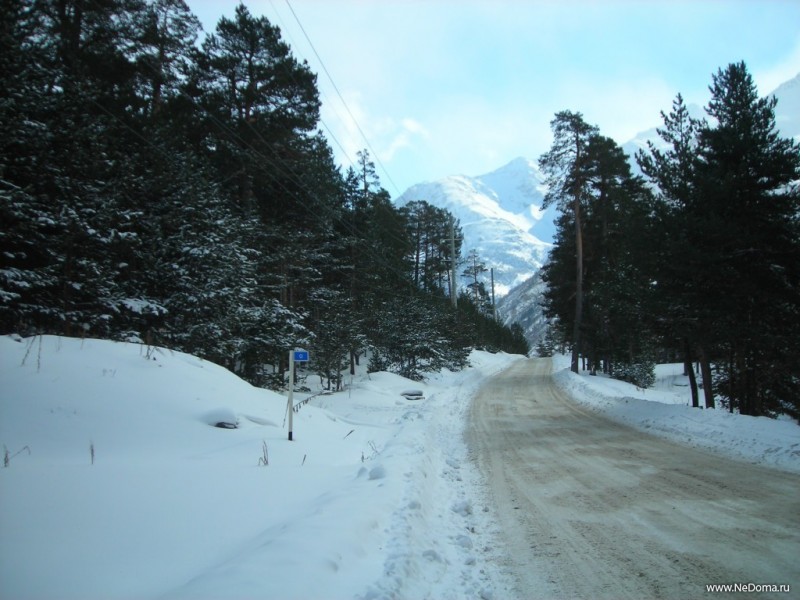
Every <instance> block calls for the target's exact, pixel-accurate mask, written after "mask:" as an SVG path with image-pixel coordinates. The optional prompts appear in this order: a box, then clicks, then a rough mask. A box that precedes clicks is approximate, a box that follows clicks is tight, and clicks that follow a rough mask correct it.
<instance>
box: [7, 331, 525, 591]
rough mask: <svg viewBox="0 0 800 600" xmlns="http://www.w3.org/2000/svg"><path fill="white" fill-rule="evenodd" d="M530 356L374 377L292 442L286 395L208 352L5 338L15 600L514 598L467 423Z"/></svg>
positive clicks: (323, 399)
mask: <svg viewBox="0 0 800 600" xmlns="http://www.w3.org/2000/svg"><path fill="white" fill-rule="evenodd" d="M519 358H521V357H516V356H508V355H489V354H485V353H474V354H473V355H472V357H471V360H472V362H473V367H472V368H471V369H467V370H465V371H462V372H460V373H447V372H445V373H441V374H439V375H436V376H435V377H433V378H432V379H431V380H430V381H428V382H427V383H424V384H419V383H418V382H410V381H408V380H405V379H403V378H401V377H398V376H396V375H393V374H389V373H375V374H371V375H366V374H362V375H359V376H357V377H356V378H355V379H354V381H353V382H352V385H351V386H349V389H348V390H347V391H345V392H341V393H337V394H332V395H326V396H318V397H316V398H312V399H311V400H310V402H309V403H307V404H304V405H302V406H300V407H298V412H297V414H295V415H294V428H293V429H294V431H293V434H294V435H293V437H294V441H292V442H289V441H288V440H287V427H286V398H285V396H282V395H279V394H276V393H273V392H269V391H266V390H262V389H257V388H254V387H252V386H250V385H249V384H247V383H245V382H243V381H242V380H240V379H238V378H237V377H235V376H234V375H233V374H231V373H230V372H228V371H227V370H225V369H223V368H221V367H219V366H217V365H214V364H212V363H209V362H206V361H203V360H201V359H198V358H196V357H194V356H190V355H187V354H182V353H179V352H170V351H168V350H164V349H158V348H152V347H147V346H142V345H137V344H128V343H114V342H108V341H100V340H77V339H71V338H60V337H51V336H44V337H37V338H33V339H25V340H22V339H19V338H12V337H2V338H0V379H1V380H2V386H0V444H3V446H4V448H5V449H7V450H8V457H9V464H8V467H7V468H3V469H0V506H2V510H1V511H0V531H2V536H0V597H3V598H56V597H57V598H63V599H70V598H81V599H92V598H103V599H116V598H137V599H139V598H155V597H159V598H161V597H163V598H234V597H235V598H240V599H241V598H255V597H259V598H264V597H280V598H314V597H317V598H321V597H324V598H354V597H360V598H383V597H422V596H429V597H483V598H491V597H495V596H496V597H503V596H505V595H507V594H508V593H509V589H510V587H509V585H510V584H509V582H508V581H507V579H506V575H504V573H503V572H502V571H501V570H500V568H499V567H496V566H494V564H495V561H496V559H497V557H498V556H502V552H501V551H500V549H495V548H494V539H495V538H494V533H495V531H494V530H495V522H494V517H493V515H492V512H491V509H490V508H489V506H488V504H487V502H486V501H485V500H484V498H485V495H484V490H483V488H482V483H481V482H480V480H479V476H478V474H477V472H476V471H475V469H474V468H473V466H472V464H471V463H470V461H469V460H468V459H467V455H466V447H465V444H464V441H463V437H462V430H463V426H464V422H465V419H466V411H467V409H468V406H469V401H470V399H471V397H472V394H473V393H474V391H475V390H476V389H477V387H478V385H480V383H481V381H482V380H483V379H484V378H485V377H487V376H489V375H491V374H493V373H496V372H498V371H500V370H501V369H503V368H505V367H507V366H508V365H509V364H510V363H511V362H512V361H514V360H517V359H519ZM411 388H413V389H415V390H420V391H422V392H423V396H424V399H421V400H420V399H414V400H409V399H406V398H404V397H403V396H402V395H401V394H402V393H403V392H404V391H408V390H409V389H411ZM304 399H305V398H304V397H303V395H299V394H295V401H296V402H300V401H302V400H304ZM219 423H227V424H230V425H233V426H235V428H234V429H229V428H221V427H217V426H215V425H217V424H219ZM265 463H267V464H266V465H265Z"/></svg>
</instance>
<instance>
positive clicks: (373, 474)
mask: <svg viewBox="0 0 800 600" xmlns="http://www.w3.org/2000/svg"><path fill="white" fill-rule="evenodd" d="M385 477H386V469H385V468H384V467H383V465H377V466H374V467H372V468H371V469H370V470H369V479H370V480H372V479H383V478H385Z"/></svg>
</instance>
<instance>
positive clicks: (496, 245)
mask: <svg viewBox="0 0 800 600" xmlns="http://www.w3.org/2000/svg"><path fill="white" fill-rule="evenodd" d="M542 180H543V176H542V174H541V172H540V171H539V168H538V167H537V165H536V163H535V162H534V161H531V160H529V159H526V158H517V159H515V160H513V161H511V162H510V163H508V164H507V165H505V166H503V167H501V168H499V169H497V170H496V171H492V172H491V173H487V174H485V175H480V176H477V177H468V176H466V175H451V176H448V177H444V178H443V179H439V180H437V181H431V182H425V183H418V184H416V185H413V186H411V187H410V188H409V189H408V190H406V191H405V192H404V193H403V194H402V195H401V196H400V197H399V198H398V199H397V200H396V203H397V204H398V205H399V206H403V205H405V204H407V203H409V202H412V201H414V200H425V201H427V202H429V203H430V204H432V205H434V206H437V207H439V208H445V209H447V210H448V211H450V212H451V213H452V214H453V216H455V217H456V218H457V219H458V220H459V221H460V223H461V229H462V232H463V235H464V241H463V244H462V256H465V255H466V254H467V253H468V252H469V251H470V250H472V249H475V250H477V252H478V255H479V256H480V258H481V259H482V260H483V262H484V263H485V264H486V267H487V268H493V269H494V282H495V295H496V296H497V297H500V296H503V295H505V294H506V293H508V291H509V290H510V289H511V288H512V287H514V286H515V285H518V284H520V283H522V282H523V281H525V280H526V279H528V278H529V277H531V276H532V275H533V274H534V273H536V271H538V269H539V268H540V267H541V266H542V263H543V262H544V261H545V260H546V259H547V253H548V251H549V249H550V243H549V241H543V239H547V240H550V239H552V235H553V215H554V212H553V209H548V210H545V211H543V210H542V208H541V206H542V201H543V199H544V193H545V188H544V185H543V183H542Z"/></svg>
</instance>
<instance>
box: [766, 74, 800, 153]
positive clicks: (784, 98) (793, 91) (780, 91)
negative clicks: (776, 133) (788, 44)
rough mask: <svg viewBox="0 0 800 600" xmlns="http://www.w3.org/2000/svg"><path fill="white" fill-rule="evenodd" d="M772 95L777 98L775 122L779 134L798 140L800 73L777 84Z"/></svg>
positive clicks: (799, 127)
mask: <svg viewBox="0 0 800 600" xmlns="http://www.w3.org/2000/svg"><path fill="white" fill-rule="evenodd" d="M772 95H773V96H775V98H777V99H778V105H777V106H776V107H775V124H776V125H777V126H778V129H779V130H780V132H781V135H783V136H784V137H791V138H794V139H795V140H797V141H800V73H798V74H797V75H796V76H795V78H794V79H790V80H789V81H787V82H785V83H782V84H781V85H779V86H778V87H777V88H776V89H775V91H774V92H772Z"/></svg>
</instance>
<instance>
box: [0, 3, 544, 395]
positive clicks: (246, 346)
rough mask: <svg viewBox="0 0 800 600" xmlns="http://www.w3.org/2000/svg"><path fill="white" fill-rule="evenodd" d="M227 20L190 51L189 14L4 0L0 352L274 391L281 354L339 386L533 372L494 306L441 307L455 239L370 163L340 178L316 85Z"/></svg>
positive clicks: (263, 30) (261, 25) (449, 225)
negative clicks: (400, 203) (137, 349)
mask: <svg viewBox="0 0 800 600" xmlns="http://www.w3.org/2000/svg"><path fill="white" fill-rule="evenodd" d="M232 12H233V14H232V15H230V17H224V18H222V19H220V21H219V22H218V23H217V26H216V29H215V30H214V31H213V32H208V34H207V35H206V36H204V37H203V36H202V35H201V26H200V23H199V21H198V19H197V18H196V17H195V16H194V15H193V14H192V13H191V12H190V10H189V9H188V7H187V6H186V4H185V3H184V2H183V1H182V0H153V1H148V2H145V1H144V0H90V1H86V0H3V1H2V10H0V20H2V28H1V29H0V37H1V40H2V41H0V44H2V47H0V63H2V64H0V77H2V81H0V89H2V95H1V96H0V127H2V131H0V145H1V148H2V149H0V222H2V225H1V226H0V240H1V243H2V253H1V254H0V328H1V329H2V333H3V334H8V333H12V332H13V333H18V334H21V335H36V334H44V333H54V334H60V335H70V336H75V337H84V336H85V337H97V338H105V339H112V340H134V341H141V342H144V343H147V344H152V345H157V346H163V347H166V348H170V349H175V350H181V351H185V352H189V353H193V354H196V355H198V356H201V357H203V358H206V359H208V360H211V361H214V362H216V363H219V364H221V365H223V366H225V367H227V368H229V369H230V370H232V371H234V372H235V373H236V374H238V375H239V376H241V377H243V378H245V379H246V380H248V381H250V382H251V383H253V384H255V385H259V386H265V387H271V388H274V389H279V388H281V387H284V386H285V385H286V384H285V379H286V377H285V373H286V369H287V367H288V365H287V362H288V358H287V354H288V353H287V351H288V350H290V349H291V348H294V347H302V348H305V349H308V350H309V351H310V353H311V357H312V363H311V364H310V367H311V368H312V369H313V370H315V371H316V373H317V374H318V375H319V377H320V378H321V379H322V380H323V382H324V384H325V385H327V386H328V387H330V388H339V387H340V386H341V385H342V378H343V375H344V374H346V373H347V372H348V371H349V370H350V369H351V368H352V366H353V365H354V364H355V363H356V362H357V361H359V360H366V359H365V357H366V356H369V361H370V362H371V364H370V368H373V369H376V370H377V369H386V370H392V371H395V372H398V373H400V374H402V375H405V376H407V377H410V378H414V379H419V378H421V377H422V376H423V374H424V373H425V372H426V371H430V370H439V369H441V368H443V367H448V368H452V369H457V368H460V367H461V366H463V365H464V364H466V361H467V357H468V354H469V352H470V350H471V349H472V348H484V349H488V350H492V351H500V350H506V351H510V352H519V353H525V352H527V350H528V345H527V342H526V341H525V339H524V337H523V335H522V332H521V329H520V328H508V327H505V326H502V325H500V324H499V323H498V322H497V321H496V319H495V318H494V315H493V313H492V310H491V308H492V307H491V305H490V302H489V299H488V298H489V295H488V293H487V291H486V289H485V286H483V285H481V286H479V288H480V289H477V291H475V290H464V292H463V293H462V294H461V297H457V298H456V300H457V302H453V296H454V295H455V296H458V292H457V291H456V290H455V289H453V286H452V281H453V279H452V278H451V275H450V274H451V271H453V270H455V268H458V267H460V265H461V258H460V253H461V248H460V240H459V227H458V223H457V222H456V223H453V220H452V217H451V216H450V215H449V213H447V212H446V211H443V210H441V209H437V208H435V207H433V206H431V205H429V204H428V203H427V202H424V201H420V202H415V203H412V204H411V205H409V206H406V207H403V208H402V209H399V208H396V207H395V206H394V205H393V204H392V202H391V200H390V196H389V194H388V192H387V191H386V190H385V189H383V187H382V186H381V182H380V180H379V178H378V176H377V174H376V170H375V166H374V163H373V161H372V158H371V157H370V155H369V152H368V151H366V150H364V151H363V152H361V153H359V156H358V160H357V161H354V163H353V164H351V165H348V166H346V167H341V166H338V165H336V164H335V163H334V159H333V153H332V150H331V148H330V146H329V145H328V142H327V141H326V139H325V138H324V136H323V134H322V131H321V129H320V128H319V125H320V118H319V109H320V99H319V95H318V89H317V86H316V75H315V74H314V73H312V72H311V70H310V69H309V67H308V65H307V64H306V63H304V62H300V61H298V60H297V59H295V58H294V56H293V55H292V51H291V49H290V48H289V46H288V45H287V44H286V42H285V41H284V40H283V39H282V37H281V32H280V31H279V29H278V28H277V27H276V26H274V25H273V24H271V23H270V22H269V21H268V20H267V19H266V18H263V17H255V16H254V15H252V14H251V13H250V12H249V11H248V9H247V8H246V7H245V6H244V5H239V6H238V7H235V10H234V7H233V6H232ZM199 40H202V42H200V41H199ZM367 350H370V352H369V353H367V352H366V351H367Z"/></svg>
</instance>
